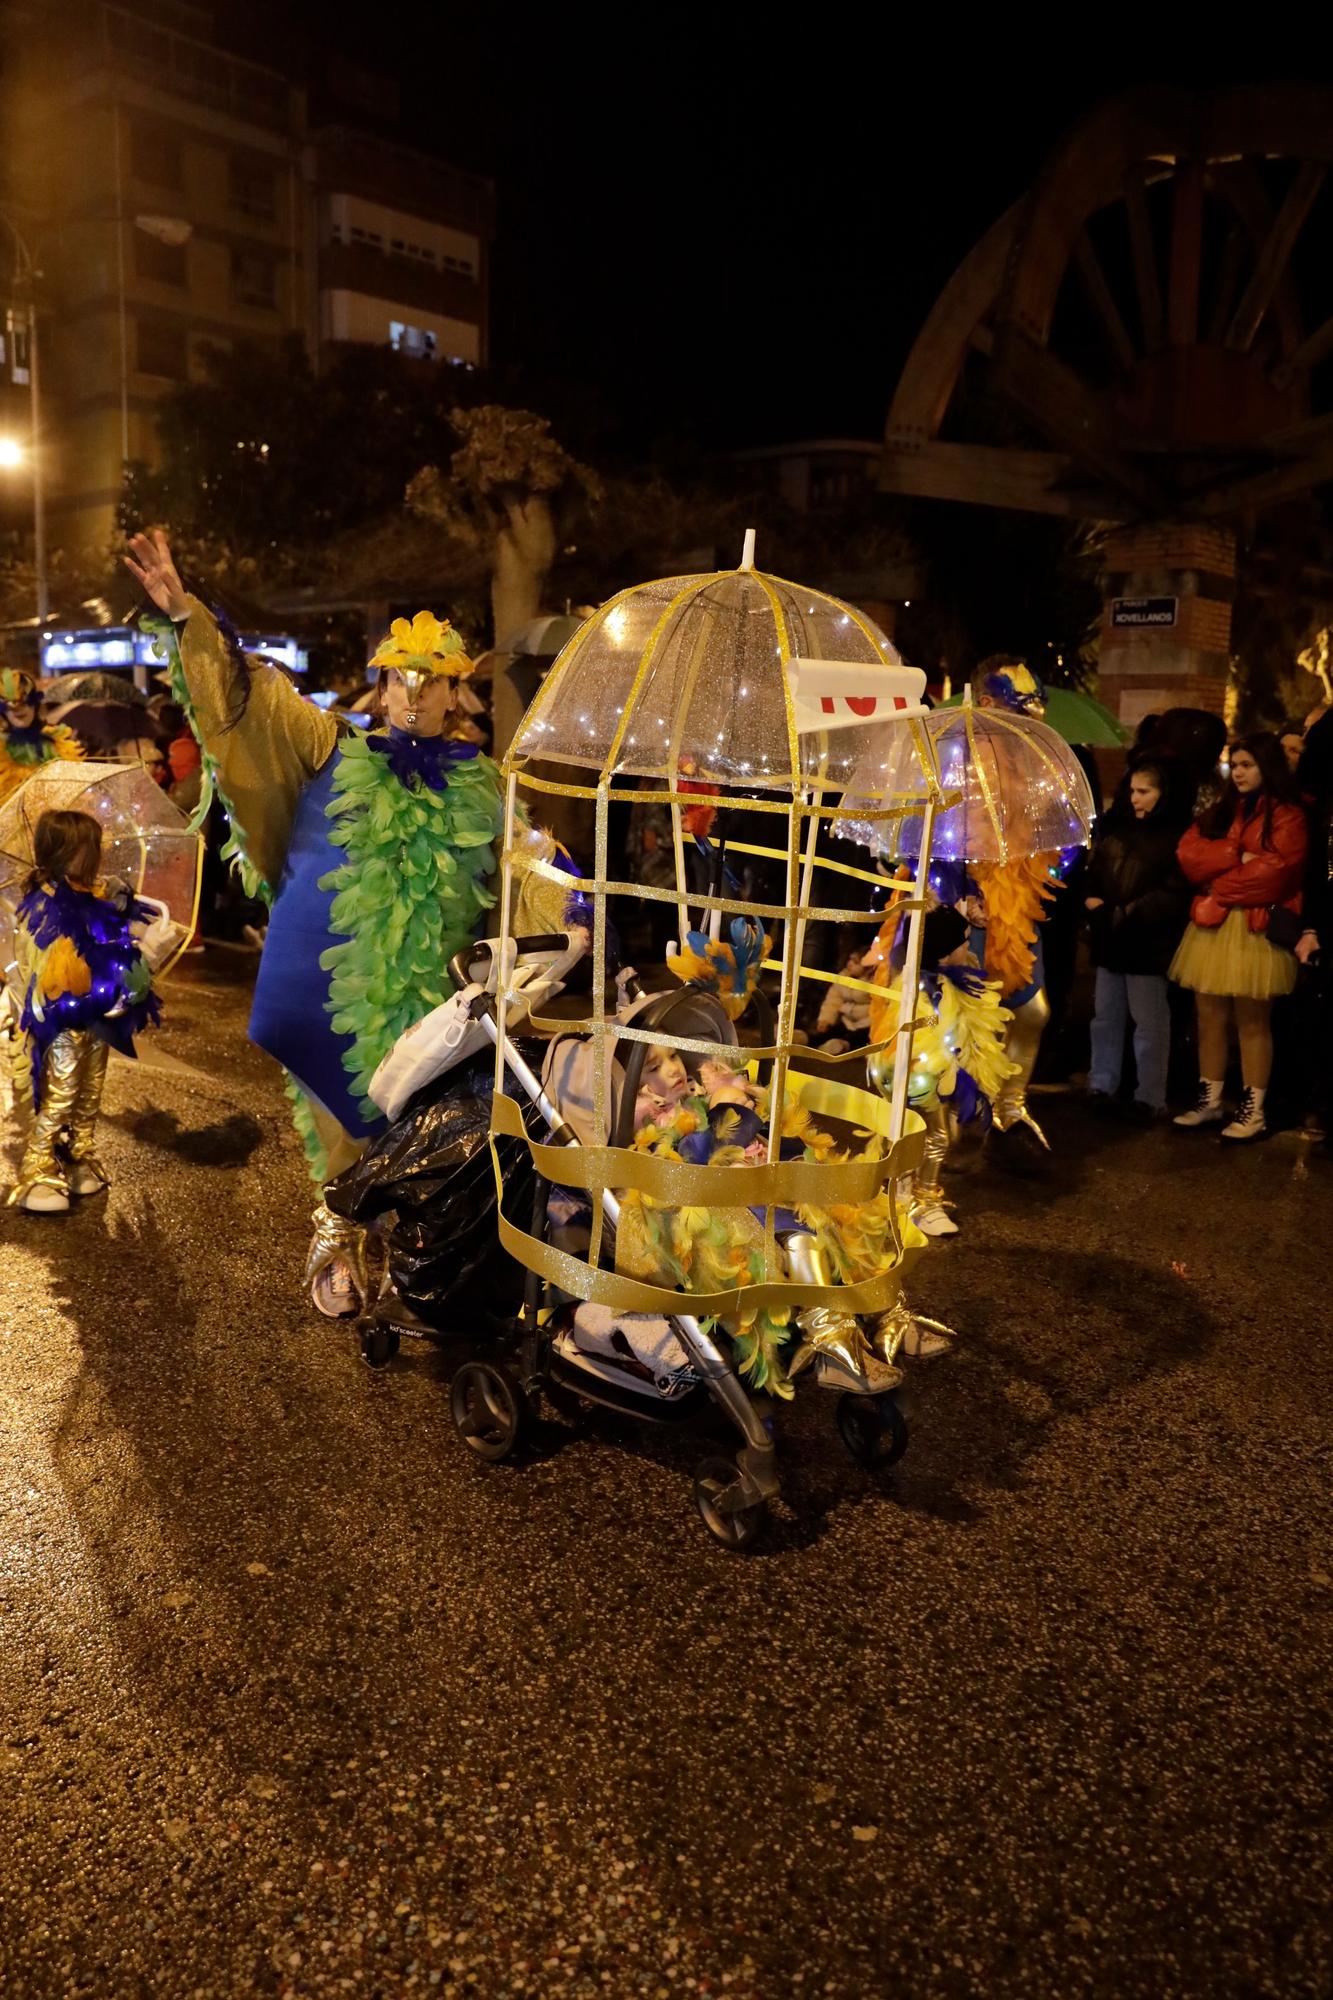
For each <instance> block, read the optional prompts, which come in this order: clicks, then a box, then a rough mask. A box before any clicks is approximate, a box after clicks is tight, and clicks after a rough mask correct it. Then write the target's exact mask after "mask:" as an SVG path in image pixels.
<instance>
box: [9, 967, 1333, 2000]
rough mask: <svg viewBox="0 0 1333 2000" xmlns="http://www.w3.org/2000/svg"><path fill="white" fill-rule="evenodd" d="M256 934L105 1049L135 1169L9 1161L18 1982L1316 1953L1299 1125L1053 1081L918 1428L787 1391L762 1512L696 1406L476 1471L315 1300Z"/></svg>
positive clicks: (1324, 1564)
mask: <svg viewBox="0 0 1333 2000" xmlns="http://www.w3.org/2000/svg"><path fill="white" fill-rule="evenodd" d="M234 964H235V962H234V961H228V960H226V959H225V958H222V957H220V956H217V955H214V954H210V955H209V958H208V960H207V961H206V962H205V963H204V964H203V966H202V967H191V968H190V970H189V972H188V973H187V975H186V976H185V978H184V980H183V981H181V982H180V983H178V984H177V985H176V987H175V989H174V991H173V992H172V993H171V995H170V1000H171V1004H170V1006H169V1010H168V1019H169V1025H168V1027H167V1028H166V1029H165V1030H164V1031H163V1033H162V1034H161V1035H159V1036H158V1037H156V1038H154V1039H153V1040H151V1041H149V1042H146V1043H145V1053H146V1055H148V1056H149V1058H150V1060H151V1063H152V1067H149V1066H147V1064H144V1065H141V1066H140V1067H139V1068H138V1069H137V1070H136V1069H132V1068H130V1067H129V1066H127V1065H123V1064H117V1065H116V1066H115V1067H114V1068H113V1071H112V1076H111V1082H110V1086H109V1091H108V1104H107V1112H108V1116H107V1124H106V1131H105V1134H104V1138H105V1144H104V1147H103V1152H104V1156H105V1159H106V1162H107V1164H108V1166H109V1167H110V1169H111V1170H112V1172H113V1174H114V1177H115V1185H114V1187H113V1189H112V1192H111V1194H110V1196H109V1198H107V1199H106V1200H103V1201H101V1202H99V1203H97V1204H94V1205H91V1206H87V1207H85V1208H84V1209H83V1210H82V1211H81V1212H79V1213H78V1214H77V1215H75V1216H73V1217H71V1218H69V1219H63V1220H51V1219H41V1218H26V1217H19V1216H16V1215H13V1214H4V1215H2V1216H0V1425H2V1426H3V1440H2V1448H0V1645H2V1649H3V1654H2V1656H3V1679H2V1681H0V1826H2V1827H3V1865H2V1867H0V1991H3V1992H4V1993H5V1994H6V1995H10V1994H12V1995H15V1996H23V2000H29V1997H30V1996H31V2000H37V1996H46V1995H66V1994H88V1995H95V1996H98V2000H113V1997H114V2000H118V1996H121V1995H133V1996H148V1995H152V1996H158V1995H162V1996H172V2000H182V1996H191V1995H194V1996H199V2000H203V1996H209V2000H214V1996H216V1997H217V2000H222V1996H227V2000H231V1996H240V1995H249V1994H293V1995H326V1994H342V1993H350V1994H355V1995H361V1996H367V1995H384V1996H396V1995H400V1994H418V1993H423V1994H477V1995H491V1994H496V1995H500V1994H503V1995H520V1994H533V1995H537V1994H540V1995H547V1994H550V1995H590V1994H612V1995H620V1994H633V1995H640V1994H642V1995H649V1996H657V1995H661V1996H673V2000H674V1996H677V1995H682V1994H712V1995H717V1994H726V1995H729V1996H733V2000H749V1996H773V1995H816V1994H824V1995H837V1996H844V1995H846V1996H852V1995H865V1994H872V1995H878V1994H890V1993H892V1994H895V1995H900V1994H907V1995H935V1994H939V1995H955V1994H957V1995H963V1994H969V1995H971V1994H982V1995H987V1996H992V1995H1023V1996H1033V1995H1052V1996H1055V1995H1058V1996H1061V2000H1065V1997H1066V1996H1071V1995H1077V1994H1083V1993H1097V1994H1107V1995H1111V1994H1114V1995H1116V1996H1129V1995H1145V1996H1146V1995H1152V1996H1155V2000H1158V1997H1159V1996H1172V1995H1201V1994H1209V1995H1261V1994H1273V1995H1284V1996H1287V1995H1307V1994H1308V1995H1326V1994H1328V1993H1329V1992H1330V1990H1333V1954H1331V1951H1330V1926H1329V1915H1328V1911H1329V1892H1330V1887H1331V1886H1333V1862H1331V1860H1330V1841H1329V1769H1330V1761H1331V1753H1330V1673H1329V1661H1330V1631H1331V1630H1333V1620H1331V1617H1330V1614H1331V1613H1333V1536H1331V1535H1330V1514H1331V1513H1333V1507H1331V1505H1330V1477H1329V1475H1330V1439H1331V1438H1333V1395H1331V1394H1330V1388H1331V1386H1333V1385H1331V1383H1330V1374H1331V1372H1333V1371H1331V1368H1330V1353H1331V1352H1333V1325H1331V1324H1330V1311H1329V1306H1328V1294H1327V1273H1328V1271H1329V1268H1330V1265H1329V1251H1328V1244H1329V1239H1330V1236H1331V1235H1333V1183H1331V1182H1330V1180H1329V1179H1328V1178H1320V1170H1319V1169H1318V1168H1317V1167H1315V1166H1307V1165H1306V1162H1305V1156H1304V1153H1303V1150H1302V1144H1301V1142H1300V1141H1298V1140H1295V1139H1282V1140H1279V1141H1275V1142H1273V1143H1271V1144H1270V1145H1268V1146H1266V1147H1262V1148H1259V1149H1254V1150H1251V1151H1250V1152H1248V1153H1246V1154H1245V1155H1244V1156H1242V1157H1240V1158H1235V1157H1227V1158H1224V1157H1222V1156H1221V1154H1220V1153H1219V1150H1218V1148H1217V1146H1216V1144H1215V1143H1214V1142H1211V1141H1208V1140H1203V1141H1194V1142H1191V1141H1189V1140H1186V1139H1184V1138H1181V1137H1178V1136H1177V1135H1174V1134H1171V1133H1169V1132H1166V1131H1156V1132H1152V1133H1149V1134H1146V1135H1144V1134H1138V1133H1130V1132H1125V1131H1121V1130H1119V1129H1116V1130H1113V1131H1111V1132H1107V1131H1105V1130H1103V1129H1092V1128H1089V1127H1088V1126H1087V1125H1086V1124H1085V1123H1084V1121H1083V1119H1082V1117H1081V1114H1080V1113H1079V1112H1078V1111H1077V1109H1076V1107H1075V1106H1073V1105H1072V1104H1070V1103H1068V1102H1065V1101H1060V1100H1046V1101H1045V1102H1044V1105H1043V1108H1044V1109H1045V1110H1046V1111H1047V1113H1048V1115H1049V1126H1050V1129H1051V1131H1052V1136H1053V1138H1054V1139H1055V1141H1056V1144H1057V1147H1058V1150H1059V1174H1058V1177H1057V1178H1056V1180H1055V1181H1054V1182H1053V1183H1052V1184H1051V1185H1049V1186H1048V1187H1046V1188H1044V1189H1040V1188H1038V1189H1034V1188H1032V1187H1029V1186H1027V1185H1025V1184H1021V1183H1016V1182H1013V1181H1010V1180H1005V1179H1002V1178H1000V1177H998V1176H991V1175H989V1174H983V1175H981V1176H980V1177H978V1178H976V1179H974V1180H971V1181H969V1182H967V1183H966V1184H965V1185H964V1186H963V1188H962V1189H961V1201H962V1209H961V1213H962V1216H963V1219H964V1225H965V1227H964V1234H963V1235H962V1236H961V1237H960V1238H959V1239H958V1240H957V1241H956V1242H954V1243H952V1244H950V1245H948V1246H946V1247H944V1248H942V1249H939V1250H937V1251H932V1252H931V1254H930V1256H929V1258H928V1260H927V1261H926V1262H925V1264H924V1265H923V1267H922V1269H921V1272H920V1274H919V1277H918V1282H917V1284H916V1287H915V1295H916V1298H917V1300H918V1302H920V1303H921V1304H923V1305H926V1306H928V1307H930V1308H933V1309H934V1310H936V1311H937V1312H939V1313H940V1314H941V1315H943V1316H945V1317H947V1318H950V1319H952V1320H953V1321H954V1322H955V1323H956V1324H958V1325H959V1326H961V1327H962V1328H964V1329H965V1334H966V1338H965V1340H964V1341H963V1343H962V1346H961V1351H960V1353H959V1354H958V1356H957V1358H956V1359H954V1360H952V1361H950V1362H949V1363H947V1364H944V1365H942V1366H937V1367H936V1368H935V1369H934V1371H933V1372H931V1373H927V1372H926V1371H918V1380H917V1387H916V1391H915V1410H914V1438H913V1444H912V1449H911V1451H910V1452H909V1454H908V1457H907V1459H906V1460H905V1461H904V1463H903V1464H902V1466H901V1467H900V1468H899V1469H898V1471H897V1473H896V1474H893V1475H890V1476H888V1477H879V1478H877V1477H874V1476H871V1475H867V1474H865V1473H863V1472H861V1471H860V1470H858V1469H857V1468H856V1467H855V1466H854V1465H853V1464H852V1463H851V1462H850V1461H849V1460H848V1459H847V1458H846V1457H845V1456H844V1455H843V1453H842V1450H841V1448H840V1446H839V1444H838V1442H837V1439H836V1436H835V1434H834V1432H833V1429H832V1424H831V1421H830V1418H831V1409H830V1407H829V1405H830V1404H831V1400H832V1399H831V1398H830V1399H827V1401H826V1400H825V1399H823V1398H822V1397H821V1396H820V1395H819V1393H818V1392H817V1391H811V1392H809V1393H807V1394H805V1395H804V1396H803V1397H802V1399H801V1404H800V1407H798V1409H797V1410H796V1412H795V1414H794V1416H793V1418H792V1419H791V1421H790V1422H789V1423H788V1425H787V1427H786V1433H785V1436H786V1446H785V1476H786V1486H785V1503H784V1505H783V1507H782V1509H781V1510H780V1514H779V1519H778V1522H777V1530H776V1533H775V1534H774V1536H773V1538H772V1540H771V1543H770V1545H769V1548H768V1550H767V1552H766V1553H765V1554H763V1555H761V1556H757V1557H754V1558H751V1559H737V1558H734V1557H729V1556H728V1555H726V1554H725V1553H723V1552H722V1551H720V1550H717V1549H715V1547H714V1546H713V1545H712V1544H710V1542H709V1541H708V1540H707V1539H706V1537H705V1535H704V1533H703V1531H702V1529H701V1528H700V1526H699V1525H698V1522H697V1520H696V1518H695V1516H694V1513H693V1510H692V1508H691V1505H690V1502H689V1473H690V1470H691V1466H692V1463H693V1460H694V1458H695V1457H696V1456H697V1453H696V1452H694V1451H692V1450H691V1449H690V1447H689V1446H688V1445H686V1444H685V1443H684V1442H683V1441H679V1440H671V1441H669V1442H666V1443H663V1442H659V1441H656V1440H654V1439H652V1438H648V1439H645V1436H644V1434H643V1433H640V1432H625V1433H622V1434H619V1435H617V1433H616V1432H615V1431H614V1430H611V1429H607V1428H600V1429H599V1428H594V1429H593V1430H592V1432H591V1433H589V1434H588V1435H584V1436H579V1435H576V1434H575V1433H574V1432H573V1431H572V1430H569V1429H567V1428H565V1427H564V1426H562V1425H560V1424H553V1425H552V1427H551V1429H550V1431H549V1434H548V1436H547V1440H546V1447H545V1450H544V1453H543V1455H542V1456H541V1457H539V1458H538V1460H537V1461H536V1462H534V1463H530V1464H528V1465H526V1466H524V1467H522V1468H509V1467H501V1468H497V1469H488V1468H483V1467H481V1466H479V1465H476V1464H474V1463H471V1462H469V1461H468V1460H467V1459H466V1458H465V1457H464V1454H463V1451H462V1449H461V1447H460V1446H459V1445H458V1443H457V1442H456V1440H455V1439H454V1437H453V1435H452V1433H451V1430H450V1426H449V1421H448V1414H447V1407H446V1396H445V1394H444V1390H443V1386H442V1385H443V1383H444V1381H445V1379H446V1375H447V1366H448V1357H446V1356H443V1355H441V1354H440V1353H439V1352H438V1351H436V1350H434V1349H427V1348H420V1347H416V1348H413V1350H412V1351H410V1352H405V1353H404V1356H403V1358H402V1360H401V1361H400V1362H399V1363H398V1364H397V1365H396V1366H395V1367H394V1368H393V1369H391V1370H390V1371H388V1372H386V1373H384V1374H380V1375H376V1374H373V1373H371V1372H370V1371H368V1370H367V1369H366V1368H365V1367H364V1365H363V1363H362V1362H361V1360H360V1358H359V1355H358V1353H357V1352H356V1350H355V1347H354V1344H353V1343H352V1342H351V1340H350V1339H349V1338H348V1336H347V1335H346V1334H345V1333H342V1332H339V1331H337V1330H335V1329H331V1328H329V1327H328V1326H326V1325H325V1324H323V1323H321V1322H319V1321H318V1320H316V1319H315V1318H314V1317H313V1315H312V1314H311V1313H310V1312H309V1311H308V1309H307V1308H306V1307H305V1305H304V1304H303V1301H302V1298H301V1296H300V1291H299V1287H298V1283H297V1277H298V1272H299V1266H300V1261H301V1257H302V1254H303V1248H304V1240H305V1218H306V1213H307V1210H308V1206H309V1203H308V1197H307V1192H306V1187H305V1183H304V1176H303V1169H302V1164H301V1160H300V1156H299V1153H298V1150H297V1146H296V1142H295V1140H294V1138H293V1137H292V1136H291V1135H290V1133H289V1131H288V1129H287V1127H286V1125H285V1121H284V1117H283V1102H282V1097H281V1092H280V1089H279V1087H278V1084H277V1080H276V1077H275V1074H274V1072H273V1071H272V1070H271V1069H270V1067H269V1066H268V1064H267V1063H266V1061H265V1060H264V1059H263V1058H262V1057H260V1056H259V1055H258V1054H257V1053H255V1052H254V1051H252V1050H251V1049H249V1048H248V1046H247V1045H246V1043H245V1041H244V1039H243V1020H244V999H245V996H244V993H243V991H242V990H241V989H240V988H239V987H238V986H237V985H236V984H234V983H232V982H231V977H230V975H231V974H232V972H233V968H234ZM182 1066H183V1067H182ZM11 1171H12V1166H11Z"/></svg>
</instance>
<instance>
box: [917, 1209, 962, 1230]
mask: <svg viewBox="0 0 1333 2000" xmlns="http://www.w3.org/2000/svg"><path fill="white" fill-rule="evenodd" d="M912 1220H913V1222H914V1223H915V1224H916V1226H917V1228H918V1229H919V1230H920V1231H921V1234H922V1235H923V1236H956V1235H957V1234H958V1224H957V1223H956V1222H955V1221H954V1219H953V1217H952V1216H951V1215H950V1213H949V1211H948V1209H947V1208H942V1207H941V1206H940V1204H939V1202H937V1201H932V1202H927V1204H926V1206H925V1207H924V1208H918V1209H914V1210H913V1212H912Z"/></svg>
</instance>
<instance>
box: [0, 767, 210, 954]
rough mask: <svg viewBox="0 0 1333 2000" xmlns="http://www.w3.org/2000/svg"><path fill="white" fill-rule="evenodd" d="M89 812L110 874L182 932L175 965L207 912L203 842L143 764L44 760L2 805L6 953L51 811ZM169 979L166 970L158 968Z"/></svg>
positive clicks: (0, 887)
mask: <svg viewBox="0 0 1333 2000" xmlns="http://www.w3.org/2000/svg"><path fill="white" fill-rule="evenodd" d="M56 810H59V811H74V812H85V813H88V814H90V815H91V817H92V818H93V819H95V820H97V821H98V823H99V824H100V826H101V828H102V875H103V878H104V879H105V880H106V881H108V882H118V883H121V884H123V885H124V886H125V887H126V888H127V889H129V890H130V891H131V892H132V893H133V894H134V895H135V896H139V897H142V898H143V899H144V900H145V901H149V902H152V903H156V904H158V905H159V906H160V908H161V910H162V911H163V912H164V913H165V914H166V916H167V917H169V918H170V920H171V922H172V923H173V924H174V925H175V927H176V930H177V932H178V943H177V947H176V950H175V951H174V952H173V953H172V955H171V957H170V959H168V960H167V962H166V965H165V966H163V968H162V971H165V970H166V969H168V967H169V966H170V965H172V964H174V963H175V960H176V959H177V958H178V957H179V955H180V953H181V951H183V950H184V948H185V945H186V943H187V942H188V940H189V938H190V935H191V933H192V932H193V930H194V925H195V919H196V917H197V915H198V910H199V879H200V870H201V867H202V862H203V842H202V840H201V839H200V837H199V835H198V834H197V833H191V831H190V826H189V821H188V820H187V819H186V816H185V814H184V813H183V812H182V811H181V810H180V807H179V806H177V805H174V804H173V803H172V801H171V800H170V799H169V798H168V797H167V795H166V793H165V792H164V791H163V789H162V787H161V786H160V785H159V784H158V783H157V782H156V780H155V779H154V778H153V777H152V776H151V775H150V774H149V773H148V772H147V771H146V770H145V769H144V767H143V766H142V765H141V764H99V763H66V762H63V761H58V760H53V761H52V762H51V763H48V764H39V765H38V766H37V767H36V769H35V770H34V771H33V773H32V776H31V777H30V778H27V779H26V780H25V781H24V783H23V784H22V785H20V786H19V788H18V790H17V791H15V792H12V793H11V794H10V796H9V797H8V798H7V799H6V800H5V802H4V804H3V805H2V806H0V953H2V954H3V958H4V964H5V966H8V965H9V964H10V963H11V962H12V960H13V926H14V911H15V909H16V908H17V905H18V903H19V902H20V900H21V899H22V895H23V885H24V881H25V879H26V877H27V874H28V871H29V869H30V868H31V866H32V854H33V846H32V843H33V834H34V832H35V830H36V826H37V821H38V820H39V819H40V817H41V815H42V814H43V813H44V812H50V811H56ZM158 976H159V977H161V972H159V974H158Z"/></svg>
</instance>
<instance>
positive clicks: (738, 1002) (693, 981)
mask: <svg viewBox="0 0 1333 2000" xmlns="http://www.w3.org/2000/svg"><path fill="white" fill-rule="evenodd" d="M771 948H772V946H771V942H770V939H769V937H768V934H767V932H766V931H764V930H763V929H761V927H760V925H759V924H758V923H756V921H755V920H754V918H753V917H733V918H732V920H731V932H730V936H729V938H710V937H709V936H708V935H707V934H706V933H705V932H704V931H688V932H687V933H686V936H685V944H684V947H683V949H682V950H680V951H678V952H668V953H667V969H668V970H669V971H670V972H672V973H674V974H675V976H676V978H677V979H679V980H680V981H681V983H682V984H683V985H685V986H697V987H699V988H700V989H701V990H702V991H703V992H705V993H716V994H717V996H718V999H719V1000H720V1001H721V1002H722V1005H723V1006H724V1007H725V1008H726V1010H727V1012H728V1014H729V1015H730V1016H731V1018H732V1020H733V1021H737V1020H739V1019H740V1017H741V1015H742V1014H743V1013H744V1012H745V1009H746V1007H747V1005H748V1004H749V999H750V995H751V994H752V993H753V992H754V989H755V987H756V985H757V984H758V981H759V971H760V967H761V966H762V964H763V962H764V960H765V958H767V956H768V954H769V951H770V950H771Z"/></svg>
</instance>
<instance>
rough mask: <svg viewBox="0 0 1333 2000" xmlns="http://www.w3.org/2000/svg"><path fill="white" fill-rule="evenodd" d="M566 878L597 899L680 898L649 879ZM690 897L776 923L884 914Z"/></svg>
mask: <svg viewBox="0 0 1333 2000" xmlns="http://www.w3.org/2000/svg"><path fill="white" fill-rule="evenodd" d="M565 880H566V881H567V882H568V883H569V886H570V888H571V890H573V889H577V890H579V891H580V892H581V893H582V894H583V895H585V896H590V897H593V898H595V899H597V900H600V899H601V898H603V897H605V896H628V897H630V898H631V899H632V900H634V901H636V902H645V903H675V902H678V901H679V900H680V899H679V897H678V896H677V894H676V891H675V890H674V889H661V888H658V887H656V886H655V885H654V884H652V883H648V882H617V881H615V880H614V879H611V878H604V877H601V876H597V875H585V876H574V875H567V876H566V877H565ZM689 900H690V905H691V907H692V908H695V909H700V910H720V911H721V913H722V915H723V916H724V917H725V916H737V917H761V918H772V919H773V920H774V921H775V922H777V923H784V922H787V921H789V920H790V919H791V918H793V917H801V916H803V917H806V918H808V920H809V921H810V922H811V923H836V924H874V925H875V926H876V927H877V928H878V926H879V925H880V924H882V923H883V921H884V914H885V913H884V911H883V910H840V909H836V908H833V909H831V908H826V907H825V906H824V905H823V904H812V905H811V906H810V908H809V909H803V908H802V906H801V905H800V904H799V903H747V902H744V901H742V900H741V898H740V897H737V896H704V895H701V894H698V893H697V892H695V891H691V893H690V899H689Z"/></svg>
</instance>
